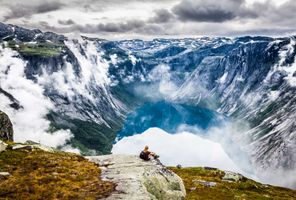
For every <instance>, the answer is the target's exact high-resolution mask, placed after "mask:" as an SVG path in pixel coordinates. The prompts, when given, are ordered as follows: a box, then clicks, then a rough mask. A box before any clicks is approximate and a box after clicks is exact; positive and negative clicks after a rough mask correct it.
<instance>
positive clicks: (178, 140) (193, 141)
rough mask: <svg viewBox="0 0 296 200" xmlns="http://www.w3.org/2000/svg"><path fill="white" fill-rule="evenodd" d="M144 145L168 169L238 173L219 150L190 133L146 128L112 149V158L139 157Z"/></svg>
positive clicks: (225, 155)
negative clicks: (204, 167) (198, 168)
mask: <svg viewBox="0 0 296 200" xmlns="http://www.w3.org/2000/svg"><path fill="white" fill-rule="evenodd" d="M145 145H148V146H149V147H150V150H151V151H154V152H156V153H157V154H158V155H160V160H161V162H162V163H163V164H165V165H168V166H176V165H177V164H181V165H182V166H187V167H188V166H208V167H217V168H220V169H224V170H232V171H236V172H242V170H241V169H240V168H239V167H238V166H237V165H236V164H235V163H234V162H233V161H232V160H231V159H230V158H229V156H228V155H227V154H226V153H225V151H224V150H223V148H222V146H221V145H220V144H219V143H217V142H213V141H211V140H208V139H204V138H202V137H199V136H197V135H194V134H193V133H189V132H180V133H178V134H169V133H167V132H165V131H163V130H161V129H159V128H150V129H148V130H147V131H145V132H144V133H142V134H140V135H134V136H131V137H125V138H123V139H122V140H120V141H119V142H118V143H116V144H115V145H114V146H113V149H112V153H114V154H139V153H140V152H141V150H142V149H143V147H144V146H145Z"/></svg>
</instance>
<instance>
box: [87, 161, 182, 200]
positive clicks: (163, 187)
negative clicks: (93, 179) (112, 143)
mask: <svg viewBox="0 0 296 200" xmlns="http://www.w3.org/2000/svg"><path fill="white" fill-rule="evenodd" d="M87 158H88V159H89V160H90V161H92V162H95V163H97V164H99V166H100V167H101V170H102V179H103V180H105V181H112V182H114V183H115V184H117V186H116V188H115V192H113V193H112V194H111V196H109V197H107V198H106V199H108V200H111V199H129V200H146V199H147V200H148V199H149V200H150V199H163V200H166V199H170V200H174V199H176V200H180V199H184V198H185V196H186V191H185V187H184V184H183V181H182V179H181V178H180V177H179V176H177V175H176V174H175V173H173V172H172V171H170V170H168V169H167V168H166V167H165V166H163V165H162V164H161V163H160V162H159V161H157V160H151V161H143V160H141V159H140V158H138V156H131V155H106V156H91V157H87Z"/></svg>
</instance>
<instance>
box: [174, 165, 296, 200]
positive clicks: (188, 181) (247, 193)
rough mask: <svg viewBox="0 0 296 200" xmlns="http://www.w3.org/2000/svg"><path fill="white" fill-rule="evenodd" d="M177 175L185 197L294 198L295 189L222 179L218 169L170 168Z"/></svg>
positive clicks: (263, 199)
mask: <svg viewBox="0 0 296 200" xmlns="http://www.w3.org/2000/svg"><path fill="white" fill-rule="evenodd" d="M170 169H171V170H172V171H173V172H175V173H176V174H177V175H179V176H180V177H181V178H182V180H183V182H184V184H185V188H186V192H187V196H186V199H190V200H191V199H196V200H197V199H207V200H210V199H213V200H220V199H225V200H230V199H237V200H257V199H260V200H270V199H275V200H295V199H296V191H295V190H290V189H287V188H281V187H276V186H271V185H264V184H261V183H258V182H256V181H253V180H251V179H246V180H245V181H239V182H225V181H222V177H223V176H224V172H223V171H220V170H206V169H204V168H202V167H193V168H182V169H178V168H175V167H171V168H170ZM194 180H205V181H211V182H216V183H217V186H215V187H206V186H203V185H202V184H199V183H198V182H196V181H194Z"/></svg>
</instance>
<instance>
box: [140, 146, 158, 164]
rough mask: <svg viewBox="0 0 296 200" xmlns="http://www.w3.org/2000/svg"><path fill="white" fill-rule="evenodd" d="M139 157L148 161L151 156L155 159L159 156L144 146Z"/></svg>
mask: <svg viewBox="0 0 296 200" xmlns="http://www.w3.org/2000/svg"><path fill="white" fill-rule="evenodd" d="M140 158H141V159H143V160H146V161H148V160H150V159H151V158H154V159H157V158H159V156H158V155H156V154H155V153H153V152H151V151H149V147H148V146H145V148H144V150H143V151H141V153H140Z"/></svg>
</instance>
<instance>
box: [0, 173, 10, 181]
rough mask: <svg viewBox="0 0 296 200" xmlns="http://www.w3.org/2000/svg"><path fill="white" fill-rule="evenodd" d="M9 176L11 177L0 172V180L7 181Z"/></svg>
mask: <svg viewBox="0 0 296 200" xmlns="http://www.w3.org/2000/svg"><path fill="white" fill-rule="evenodd" d="M9 176H11V174H10V173H9V172H0V180H5V179H8V177H9Z"/></svg>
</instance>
